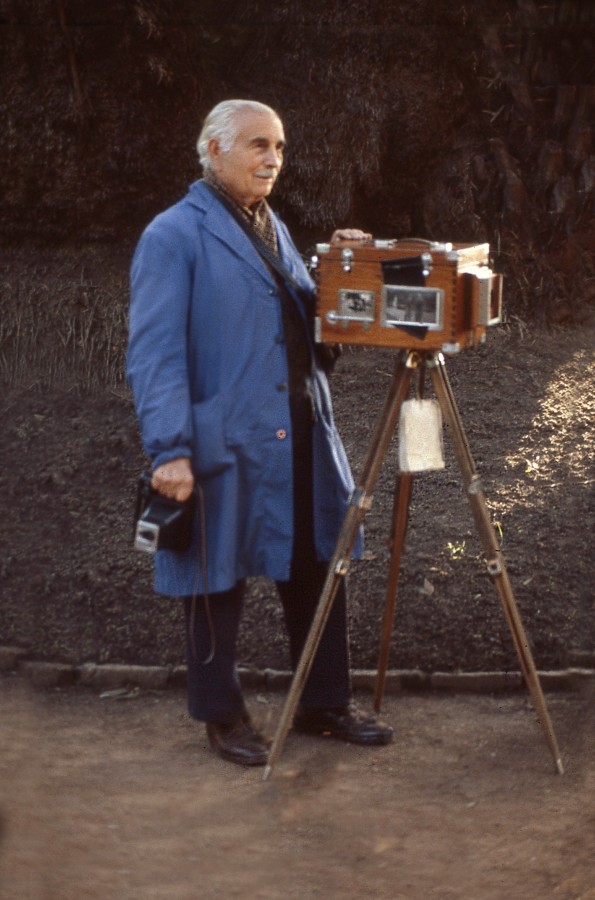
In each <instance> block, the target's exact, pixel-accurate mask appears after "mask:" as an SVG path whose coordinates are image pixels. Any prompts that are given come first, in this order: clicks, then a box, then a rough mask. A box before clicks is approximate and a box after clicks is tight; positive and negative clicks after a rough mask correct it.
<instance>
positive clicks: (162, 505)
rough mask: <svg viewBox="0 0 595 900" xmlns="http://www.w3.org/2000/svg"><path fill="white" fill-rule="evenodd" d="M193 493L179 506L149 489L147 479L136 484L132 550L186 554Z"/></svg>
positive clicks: (190, 524)
mask: <svg viewBox="0 0 595 900" xmlns="http://www.w3.org/2000/svg"><path fill="white" fill-rule="evenodd" d="M195 508H196V493H195V492H194V491H193V492H192V493H191V494H190V497H189V498H188V499H187V500H185V501H184V502H183V503H181V502H180V501H178V500H172V499H171V498H170V497H165V496H164V495H163V494H160V493H159V492H158V491H156V490H155V489H154V488H153V487H152V486H151V475H150V473H149V472H143V473H142V475H141V476H140V478H139V480H138V486H137V493H136V508H135V513H134V548H135V550H142V551H143V552H145V553H156V552H157V550H187V549H188V547H189V545H190V540H191V538H192V527H193V523H194V510H195Z"/></svg>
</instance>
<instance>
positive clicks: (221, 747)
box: [207, 717, 269, 766]
mask: <svg viewBox="0 0 595 900" xmlns="http://www.w3.org/2000/svg"><path fill="white" fill-rule="evenodd" d="M207 735H208V738H209V743H210V745H211V747H212V748H213V750H215V751H216V752H217V753H218V754H219V756H221V757H223V759H227V760H229V762H233V763H237V764H238V765H239V766H264V765H265V764H266V762H267V760H268V757H269V742H268V741H267V739H266V738H265V737H264V736H263V735H262V734H260V733H259V732H258V731H256V729H255V728H254V726H253V725H252V722H251V721H250V719H249V718H248V717H244V718H242V719H238V721H237V722H231V723H229V722H207Z"/></svg>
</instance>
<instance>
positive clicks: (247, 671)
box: [0, 647, 595, 694]
mask: <svg viewBox="0 0 595 900" xmlns="http://www.w3.org/2000/svg"><path fill="white" fill-rule="evenodd" d="M571 662H572V663H573V665H571V666H570V667H569V668H567V669H560V670H555V671H546V672H539V678H540V681H541V685H542V687H543V690H544V691H558V690H576V689H577V688H579V687H580V686H581V684H584V683H585V682H586V681H589V680H591V679H593V678H595V657H594V656H593V655H591V654H575V656H574V657H573V658H572V660H571ZM0 673H16V674H18V675H21V676H23V677H24V678H25V679H26V680H28V681H29V682H30V683H31V684H32V685H33V686H34V687H40V688H44V687H45V688H47V687H64V686H67V685H80V686H84V687H96V688H101V689H102V690H118V689H122V688H141V689H144V690H164V689H165V688H170V687H183V686H184V685H185V684H186V666H138V665H124V664H116V663H105V664H96V663H90V662H89V663H83V664H82V665H70V664H68V663H59V662H43V661H39V660H32V659H29V657H28V652H27V651H26V650H23V649H22V648H18V647H0ZM240 680H241V682H242V685H243V686H244V687H246V688H252V689H255V690H259V689H260V690H267V691H275V690H286V689H287V688H288V687H289V684H290V682H291V673H290V672H282V671H278V670H275V669H255V668H241V667H240ZM375 680H376V672H375V670H372V669H369V670H368V669H356V670H354V671H353V672H352V684H353V689H354V690H356V691H373V690H374V685H375ZM522 687H523V677H522V675H521V673H520V672H422V671H418V670H415V669H408V670H394V669H393V670H391V671H389V672H388V673H387V677H386V687H385V692H386V694H395V693H399V692H401V691H450V692H453V693H456V692H465V693H477V694H492V693H501V692H505V691H515V690H520V689H521V688H522Z"/></svg>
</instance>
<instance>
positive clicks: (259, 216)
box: [204, 170, 279, 256]
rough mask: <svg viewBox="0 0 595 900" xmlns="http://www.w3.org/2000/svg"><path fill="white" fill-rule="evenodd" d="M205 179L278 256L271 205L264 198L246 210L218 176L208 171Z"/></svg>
mask: <svg viewBox="0 0 595 900" xmlns="http://www.w3.org/2000/svg"><path fill="white" fill-rule="evenodd" d="M204 179H205V181H206V182H207V184H210V186H211V187H213V188H215V190H216V191H217V192H218V193H219V194H221V195H222V196H223V197H225V199H226V200H228V201H229V202H230V203H233V205H234V206H235V208H236V209H237V210H238V212H239V213H240V215H241V216H242V218H244V219H245V220H246V222H249V223H250V225H251V226H252V227H253V228H254V230H255V232H256V233H257V235H258V236H259V237H260V238H261V240H263V241H264V243H265V244H266V245H267V247H268V248H269V250H271V251H272V252H273V253H275V254H276V255H277V256H278V255H279V247H278V245H277V233H276V231H275V226H274V224H273V217H272V215H271V210H270V207H269V204H268V203H267V202H266V200H265V199H264V197H263V199H262V200H259V201H258V203H255V204H254V206H252V207H251V208H250V209H246V207H245V206H241V205H240V204H239V203H238V201H237V200H236V199H235V198H234V197H232V196H231V194H230V193H229V191H228V190H227V188H226V187H225V185H223V184H221V182H220V181H219V179H218V178H217V176H216V175H214V174H213V173H212V172H210V171H208V170H207V171H206V172H205V174H204Z"/></svg>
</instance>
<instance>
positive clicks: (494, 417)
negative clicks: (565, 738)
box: [0, 264, 595, 672]
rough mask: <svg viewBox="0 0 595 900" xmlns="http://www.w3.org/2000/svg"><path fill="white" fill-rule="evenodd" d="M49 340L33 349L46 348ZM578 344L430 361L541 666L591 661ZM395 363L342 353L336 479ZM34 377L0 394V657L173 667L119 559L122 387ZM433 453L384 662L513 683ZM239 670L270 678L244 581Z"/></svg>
mask: <svg viewBox="0 0 595 900" xmlns="http://www.w3.org/2000/svg"><path fill="white" fill-rule="evenodd" d="M54 271H55V264H54ZM87 277H88V279H89V284H90V285H91V286H92V275H90V276H87ZM61 283H62V284H63V283H64V282H61V281H60V279H58V278H55V281H54V284H55V285H57V286H58V287H59V285H60V284H61ZM89 290H90V288H89ZM114 290H115V289H114ZM99 300H100V298H96V299H95V300H93V302H94V303H96V304H97V303H99ZM123 300H124V301H125V296H124V298H123ZM49 334H50V343H49V344H43V343H40V346H41V347H42V348H45V353H46V354H50V353H51V339H52V338H54V335H52V333H51V332H50V333H49ZM40 341H42V337H40ZM594 348H595V326H594V325H593V323H592V322H591V323H590V324H588V323H586V324H584V325H583V326H582V327H580V328H572V329H562V328H556V329H554V330H545V329H543V328H539V327H533V326H529V325H526V324H524V323H523V322H521V321H520V320H513V321H512V322H510V323H509V324H508V325H506V326H500V327H496V328H494V329H492V330H491V331H490V333H489V335H488V340H487V343H486V344H485V345H484V346H482V347H478V348H475V349H471V350H466V351H464V352H463V353H461V354H459V355H458V356H455V357H453V358H452V359H451V360H449V361H448V363H447V369H448V372H449V376H450V380H451V382H452V385H453V392H454V395H455V398H456V401H457V403H458V406H459V409H460V413H461V417H462V420H463V423H464V426H465V430H466V433H467V437H468V440H469V444H470V447H471V451H472V453H473V456H474V459H475V463H476V467H477V469H478V471H479V473H480V475H481V478H482V483H483V487H484V491H485V495H486V498H487V502H488V506H489V509H490V513H491V516H492V520H493V522H494V526H495V528H496V530H497V533H498V536H499V539H500V541H501V545H502V551H503V556H504V559H505V561H506V563H507V566H508V570H509V574H510V578H511V582H512V585H513V590H514V592H515V596H516V600H517V603H518V606H519V609H520V611H521V615H522V617H523V620H524V624H525V627H526V630H527V632H528V635H529V639H530V641H531V644H532V648H533V652H534V655H535V659H536V663H537V666H538V668H540V669H560V668H564V667H566V666H568V665H577V664H585V665H591V666H592V665H593V660H594V654H595V618H594V617H593V614H592V610H593V589H592V583H593V579H592V553H593V524H594V523H595V509H594V504H593V457H594V451H595V440H594V432H593V427H592V425H593V421H594V419H595V393H594V391H593V383H594V375H595V351H594ZM60 352H63V351H62V350H60ZM394 355H395V354H394V351H392V350H380V349H376V348H367V347H366V348H358V349H353V348H345V352H344V354H343V356H342V358H341V359H340V361H339V363H338V366H337V370H336V372H335V374H334V376H333V378H332V387H333V395H334V400H335V410H336V417H337V422H338V425H339V428H340V431H341V433H342V435H343V438H344V441H345V444H346V448H347V452H348V456H349V458H350V461H351V463H352V467H353V469H354V472H355V473H357V472H358V471H359V470H360V468H361V465H362V461H363V458H364V455H365V453H366V450H367V448H368V443H369V439H370V433H371V430H372V427H373V425H374V422H375V420H376V417H377V415H378V413H379V410H380V408H381V406H382V402H383V400H384V397H385V395H386V392H387V390H388V387H389V384H390V381H391V375H392V371H393V367H394ZM43 358H44V357H42V359H41V362H42V361H43ZM38 362H40V360H39V357H38ZM117 371H119V372H120V373H121V368H120V369H119V370H117ZM47 381H48V379H47V376H40V375H39V373H38V372H36V369H35V368H34V367H33V366H32V367H31V369H30V372H29V378H28V379H27V377H26V374H21V376H20V377H19V379H18V380H16V381H14V382H13V383H8V384H6V386H5V388H4V391H3V395H2V398H1V400H0V408H1V411H2V422H3V428H2V429H1V430H0V494H1V495H2V498H3V499H2V504H3V507H4V509H5V510H7V512H8V513H9V514H8V515H5V516H2V517H0V544H1V546H2V548H3V550H2V555H1V556H0V576H1V578H2V603H1V604H0V634H1V635H2V638H1V643H3V644H10V645H14V646H18V647H22V648H24V649H25V650H27V651H28V652H29V654H30V655H31V657H33V658H35V659H45V660H57V661H61V662H68V663H75V664H82V663H84V662H95V663H107V662H113V663H137V664H148V665H178V664H180V663H183V662H184V646H183V638H182V632H183V624H182V610H181V607H180V604H179V603H178V602H177V601H175V600H171V599H168V598H163V597H158V596H156V595H154V594H153V591H152V587H151V561H150V559H149V558H148V557H147V556H146V555H143V554H139V553H137V552H135V551H133V549H132V542H131V534H132V510H133V503H134V492H135V483H136V479H137V477H138V474H139V473H140V471H141V470H142V468H143V466H144V465H145V464H146V460H145V459H144V456H143V454H142V452H141V450H140V445H139V439H138V434H137V426H136V422H135V416H134V411H133V408H132V402H131V398H130V395H129V392H128V389H127V388H126V387H125V386H124V385H122V384H121V383H117V382H116V383H115V384H114V385H113V386H112V387H109V386H108V387H106V386H104V387H102V388H99V387H94V388H92V387H89V388H87V389H84V388H81V387H80V385H78V384H77V382H76V381H75V380H74V379H73V380H72V381H70V382H68V381H66V383H64V384H51V383H50V384H48V383H47ZM396 443H397V442H396V440H395V441H394V442H393V445H392V447H391V449H390V451H389V453H388V455H387V458H386V461H385V464H384V467H383V469H382V472H381V475H380V478H379V481H378V484H377V488H376V491H375V495H374V503H373V507H372V510H371V512H370V513H369V515H368V516H367V518H366V523H365V525H366V534H367V537H366V554H365V557H364V559H362V560H360V561H357V562H355V563H354V564H353V566H352V570H351V573H350V576H349V582H350V583H349V588H350V604H349V617H350V633H351V654H352V665H353V667H354V668H374V667H375V665H376V662H377V658H378V638H379V632H380V625H381V621H382V613H383V609H384V604H385V591H386V576H387V573H388V566H389V539H390V532H391V511H392V503H393V492H394V485H395V476H396V470H397V463H396ZM445 456H446V467H445V469H444V470H442V471H437V472H429V473H424V474H423V475H419V476H417V477H416V479H415V483H414V487H413V496H412V502H411V516H410V524H409V531H408V535H407V541H406V546H405V553H404V556H403V563H402V570H401V578H400V584H399V597H398V604H397V612H396V618H395V628H394V635H393V643H392V651H391V659H390V666H391V667H393V668H405V669H421V670H424V671H426V672H435V671H454V670H457V669H460V670H463V671H477V670H483V671H485V670H492V671H494V670H495V671H507V670H518V668H519V667H518V661H517V659H516V656H515V653H514V651H513V647H512V642H511V639H510V635H509V633H508V629H507V626H506V622H505V619H504V616H503V615H502V612H501V610H500V607H499V602H498V599H497V594H496V591H495V590H494V586H493V584H492V582H491V579H490V578H489V576H488V574H487V570H486V566H485V563H484V561H483V558H482V553H481V548H480V545H479V539H478V536H477V533H476V530H475V528H474V525H473V519H472V516H471V510H470V507H469V505H468V503H467V500H466V498H465V496H464V493H463V491H462V488H461V478H460V473H459V471H458V467H457V465H456V461H455V460H454V458H453V454H452V451H451V447H450V444H449V440H448V434H447V433H446V434H445ZM239 661H240V662H241V663H242V664H243V665H245V666H254V667H257V668H267V667H269V668H274V669H281V670H283V669H287V668H288V653H287V643H286V639H285V633H284V627H283V623H282V617H281V612H280V609H279V603H278V601H277V598H276V594H275V591H274V589H273V588H272V586H271V585H270V584H268V583H267V582H265V581H263V580H260V579H257V580H255V581H254V582H253V583H252V584H251V589H250V595H249V597H248V602H247V604H246V611H245V617H244V623H243V630H242V634H241V641H240V651H239ZM577 661H578V662H577Z"/></svg>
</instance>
